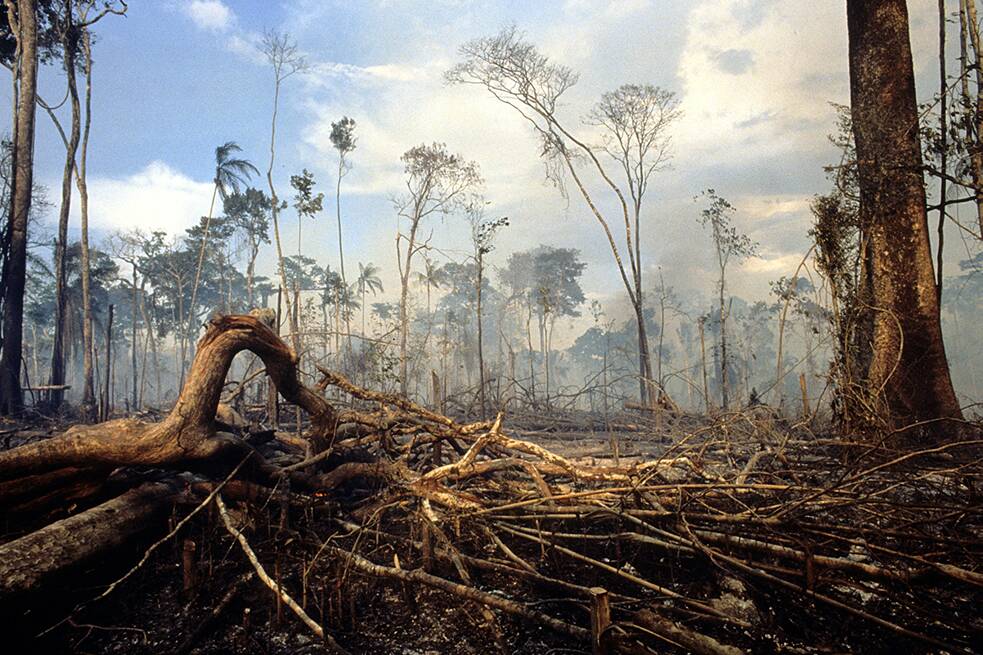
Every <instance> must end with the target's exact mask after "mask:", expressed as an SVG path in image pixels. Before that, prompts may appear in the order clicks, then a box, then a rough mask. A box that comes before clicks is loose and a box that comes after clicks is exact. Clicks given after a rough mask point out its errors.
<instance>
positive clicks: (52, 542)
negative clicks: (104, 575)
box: [0, 482, 176, 603]
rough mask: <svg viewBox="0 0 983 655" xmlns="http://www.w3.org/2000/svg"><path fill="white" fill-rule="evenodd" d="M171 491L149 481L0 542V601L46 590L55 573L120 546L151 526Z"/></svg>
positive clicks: (172, 494) (56, 578) (57, 578)
mask: <svg viewBox="0 0 983 655" xmlns="http://www.w3.org/2000/svg"><path fill="white" fill-rule="evenodd" d="M175 496H176V491H175V490H174V488H173V487H171V486H170V485H168V484H165V483H161V482H149V483H147V484H144V485H142V486H140V487H137V488H135V489H131V490H130V491H127V492H126V493H124V494H123V495H122V496H119V497H118V498H114V499H113V500H110V501H107V502H105V503H103V504H101V505H99V506H97V507H94V508H92V509H90V510H86V511H84V512H81V513H80V514H76V515H74V516H70V517H68V518H66V519H62V520H61V521H56V522H55V523H52V524H50V525H48V526H46V527H44V528H41V529H40V530H36V531H35V532H32V533H30V534H28V535H26V536H23V537H21V538H20V539H15V540H14V541H11V542H8V543H6V544H3V545H2V546H0V600H3V601H5V603H6V602H9V601H10V599H11V598H19V597H23V596H24V595H26V594H29V593H31V592H36V591H38V590H42V589H46V588H47V589H51V587H52V585H54V584H58V583H59V581H60V579H61V574H62V573H63V572H64V571H65V570H67V569H69V568H74V567H78V566H80V565H82V564H84V563H86V562H89V561H91V560H92V559H94V558H96V557H97V556H99V555H102V554H105V553H106V552H108V551H110V550H112V549H114V548H117V547H119V546H122V545H124V544H125V543H127V541H128V540H129V539H130V538H132V537H134V536H136V535H138V534H140V533H142V532H143V531H145V530H146V529H147V528H148V526H151V525H153V524H154V522H155V519H157V518H159V517H161V516H163V515H164V514H165V513H166V510H167V508H168V507H169V506H170V504H171V502H170V501H171V500H172V498H174V497H175Z"/></svg>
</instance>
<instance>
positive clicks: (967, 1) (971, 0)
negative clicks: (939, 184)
mask: <svg viewBox="0 0 983 655" xmlns="http://www.w3.org/2000/svg"><path fill="white" fill-rule="evenodd" d="M962 9H963V11H964V13H965V21H964V25H965V26H966V27H967V28H968V30H967V31H968V32H969V39H970V42H971V43H972V45H973V67H974V68H975V69H976V107H975V109H976V114H975V118H976V120H975V121H974V127H975V128H976V140H975V143H973V147H971V152H972V156H971V158H970V159H971V162H972V166H973V183H974V184H975V186H976V189H975V191H976V217H977V220H978V221H979V227H980V233H981V234H983V152H981V151H980V147H979V146H980V141H981V140H983V71H981V70H980V65H981V64H983V57H981V52H980V28H979V22H978V19H977V16H976V0H962ZM943 172H944V171H943ZM941 202H943V203H944V202H945V198H942V200H941Z"/></svg>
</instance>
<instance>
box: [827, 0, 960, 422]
mask: <svg viewBox="0 0 983 655" xmlns="http://www.w3.org/2000/svg"><path fill="white" fill-rule="evenodd" d="M847 24H848V28H849V40H850V96H851V105H852V119H853V130H854V137H855V140H856V147H857V168H858V174H859V182H860V206H861V220H862V222H863V224H864V225H866V226H869V227H868V229H869V234H870V245H871V251H872V261H871V265H872V270H871V276H872V280H873V305H874V308H875V311H874V318H873V323H874V325H873V357H872V359H871V362H870V366H869V368H868V371H867V373H868V380H867V382H868V385H869V388H870V389H872V390H873V391H874V393H875V394H878V397H877V398H875V400H876V401H877V402H878V406H879V410H880V411H882V412H883V414H884V418H885V420H886V421H887V424H888V426H890V427H893V428H901V427H904V426H907V425H909V424H911V423H912V422H916V421H925V420H932V419H939V418H961V416H962V413H961V411H960V408H959V402H958V400H957V399H956V395H955V392H954V390H953V388H952V381H951V379H950V376H949V366H948V362H947V361H946V355H945V347H944V344H943V341H942V329H941V324H940V318H939V302H938V295H937V293H936V288H935V275H934V269H933V265H932V253H931V249H930V244H929V235H928V217H927V214H926V209H925V188H924V184H923V182H924V181H923V179H922V173H921V166H922V153H921V144H920V143H919V130H918V114H917V108H916V104H915V83H914V75H913V72H912V60H911V47H910V43H909V36H908V11H907V7H906V5H905V2H904V0H865V1H861V0H848V2H847ZM934 427H935V428H938V427H939V426H938V424H934ZM935 431H936V432H937V431H938V430H937V429H936V430H935Z"/></svg>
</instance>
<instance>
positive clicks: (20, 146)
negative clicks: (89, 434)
mask: <svg viewBox="0 0 983 655" xmlns="http://www.w3.org/2000/svg"><path fill="white" fill-rule="evenodd" d="M34 5H35V3H34V0H18V2H17V16H16V21H15V20H11V25H14V24H15V22H16V25H17V29H16V30H15V32H16V33H17V49H18V52H19V54H20V61H19V66H18V72H19V82H20V87H19V93H18V97H17V98H16V100H15V102H16V103H17V104H16V107H17V111H16V115H15V118H16V121H15V125H14V164H13V169H14V184H13V189H12V192H11V198H12V202H11V206H10V214H9V225H8V238H9V245H8V252H7V261H6V266H5V270H4V271H3V280H4V283H5V288H4V298H3V349H2V353H0V413H2V414H13V413H16V412H19V411H20V410H21V409H22V407H23V404H24V396H23V392H22V390H21V386H20V369H21V348H22V343H23V331H24V285H25V282H26V276H27V218H28V215H29V214H30V211H31V195H32V192H33V186H34V117H35V116H34V115H35V107H36V105H35V100H36V97H37V72H38V53H37V21H36V18H35V6H34ZM10 8H11V5H10V4H8V9H10ZM9 13H10V14H13V12H12V11H10V12H9ZM11 18H13V16H11Z"/></svg>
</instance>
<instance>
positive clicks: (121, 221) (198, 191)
mask: <svg viewBox="0 0 983 655" xmlns="http://www.w3.org/2000/svg"><path fill="white" fill-rule="evenodd" d="M211 195H212V185H211V183H210V182H198V181H196V180H193V179H191V178H190V177H188V176H187V175H184V174H183V173H181V172H179V171H177V170H175V169H173V168H171V167H170V166H168V165H167V164H166V163H164V162H162V161H153V162H150V163H149V164H147V166H146V167H145V168H144V169H143V170H141V171H139V172H137V173H135V174H133V175H130V176H128V177H125V178H109V177H93V178H90V179H89V216H90V222H91V224H92V227H93V228H96V229H105V230H132V229H140V230H143V231H144V232H151V231H154V230H161V231H164V232H167V233H168V234H171V235H176V234H179V233H181V232H182V231H183V230H184V229H186V228H188V227H191V226H192V225H194V224H195V223H197V222H198V220H199V218H200V217H201V216H204V215H205V214H206V213H207V212H208V203H209V202H210V200H211ZM72 210H73V212H75V213H76V214H77V212H78V202H77V201H76V202H73V203H72ZM77 220H78V219H77V217H76V218H75V219H74V221H75V222H76V223H75V224H77Z"/></svg>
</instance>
